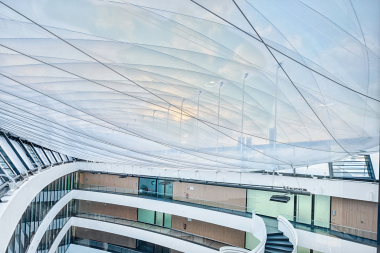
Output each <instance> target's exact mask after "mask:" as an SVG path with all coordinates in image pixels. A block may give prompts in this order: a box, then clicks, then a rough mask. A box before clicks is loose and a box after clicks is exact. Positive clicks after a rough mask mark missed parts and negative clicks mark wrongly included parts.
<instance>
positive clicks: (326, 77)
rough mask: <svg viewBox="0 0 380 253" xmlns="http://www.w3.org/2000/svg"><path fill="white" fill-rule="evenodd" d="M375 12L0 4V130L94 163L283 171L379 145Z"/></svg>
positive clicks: (372, 8)
mask: <svg viewBox="0 0 380 253" xmlns="http://www.w3.org/2000/svg"><path fill="white" fill-rule="evenodd" d="M379 5H380V3H379V1H375V0H373V1H372V0H368V1H305V0H300V1H268V0H261V1H242V0H218V1H213V0H176V1H168V0H160V1H154V0H122V1H100V0H91V1H90V0H65V1H63V0H59V1H48V0H35V1H26V0H6V1H2V2H0V29H1V32H0V108H1V113H0V117H1V118H0V127H1V128H3V129H6V130H8V131H12V132H14V133H15V134H17V135H19V136H22V137H23V138H27V139H29V140H31V141H33V142H36V143H40V144H41V145H42V146H45V147H49V148H51V149H53V150H57V151H59V152H62V153H65V154H68V155H70V156H73V157H78V158H82V159H88V160H94V161H106V162H116V163H123V164H133V165H136V166H165V167H177V168H179V169H184V168H191V169H195V168H208V169H218V170H224V169H228V170H231V169H232V170H233V169H236V170H240V169H243V170H263V169H269V170H272V169H289V168H291V167H292V166H293V167H305V166H309V165H313V164H320V163H326V162H330V161H335V160H340V159H343V158H345V157H348V156H355V155H357V154H366V153H368V152H369V150H374V149H376V147H377V146H378V145H379V122H380V120H379V114H380V88H379V56H380V49H379V45H380V44H379V38H380V33H379V23H380V17H379V15H380V13H379V9H380V6H379Z"/></svg>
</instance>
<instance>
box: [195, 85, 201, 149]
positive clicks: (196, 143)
mask: <svg viewBox="0 0 380 253" xmlns="http://www.w3.org/2000/svg"><path fill="white" fill-rule="evenodd" d="M201 93H202V91H201V90H200V91H199V94H198V109H197V135H196V141H195V151H198V123H199V97H200V96H201Z"/></svg>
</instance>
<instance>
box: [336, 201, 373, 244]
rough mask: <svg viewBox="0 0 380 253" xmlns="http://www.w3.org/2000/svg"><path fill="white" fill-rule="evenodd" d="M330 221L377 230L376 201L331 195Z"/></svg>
mask: <svg viewBox="0 0 380 253" xmlns="http://www.w3.org/2000/svg"><path fill="white" fill-rule="evenodd" d="M334 210H335V215H333V211H334ZM331 223H332V224H337V225H342V226H346V227H350V228H357V229H361V230H365V231H371V232H377V203H373V202H368V201H361V200H353V199H344V198H336V197H332V198H331ZM353 234H355V233H353ZM374 239H376V238H374Z"/></svg>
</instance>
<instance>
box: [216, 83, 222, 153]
mask: <svg viewBox="0 0 380 253" xmlns="http://www.w3.org/2000/svg"><path fill="white" fill-rule="evenodd" d="M222 86H223V82H220V85H219V100H218V131H217V132H216V153H217V154H219V112H220V89H221V88H222Z"/></svg>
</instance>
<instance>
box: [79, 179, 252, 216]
mask: <svg viewBox="0 0 380 253" xmlns="http://www.w3.org/2000/svg"><path fill="white" fill-rule="evenodd" d="M76 188H77V189H79V190H90V191H101V192H107V193H114V194H125V195H138V197H145V198H151V199H159V200H162V201H169V202H176V201H178V202H181V203H182V204H187V205H193V206H202V207H203V208H207V209H210V210H216V211H221V212H226V213H232V214H236V215H240V216H245V217H251V216H252V214H251V213H250V212H248V210H247V208H246V207H245V206H237V205H232V204H228V203H224V202H217V201H210V200H203V199H195V198H190V197H184V196H176V195H173V194H170V195H166V194H163V193H162V192H152V191H147V190H135V189H128V188H119V187H111V186H97V185H89V184H77V185H76Z"/></svg>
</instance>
